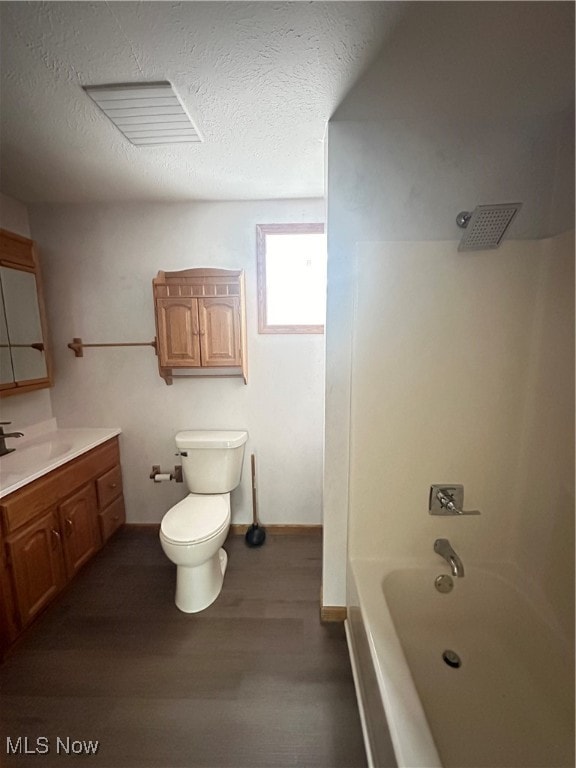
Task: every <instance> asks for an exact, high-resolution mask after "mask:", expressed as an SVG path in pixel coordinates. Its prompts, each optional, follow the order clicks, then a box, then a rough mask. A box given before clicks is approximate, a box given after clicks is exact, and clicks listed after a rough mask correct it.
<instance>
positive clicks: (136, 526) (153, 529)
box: [124, 523, 160, 533]
mask: <svg viewBox="0 0 576 768" xmlns="http://www.w3.org/2000/svg"><path fill="white" fill-rule="evenodd" d="M124 528H125V529H126V530H127V531H149V532H150V533H158V531H159V530H160V523H124Z"/></svg>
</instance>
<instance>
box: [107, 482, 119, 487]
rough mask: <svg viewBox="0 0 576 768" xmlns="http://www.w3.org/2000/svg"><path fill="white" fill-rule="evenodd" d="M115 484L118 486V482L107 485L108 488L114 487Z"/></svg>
mask: <svg viewBox="0 0 576 768" xmlns="http://www.w3.org/2000/svg"><path fill="white" fill-rule="evenodd" d="M117 486H118V483H110V485H109V487H110V488H116V487H117Z"/></svg>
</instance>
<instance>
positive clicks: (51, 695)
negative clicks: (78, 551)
mask: <svg viewBox="0 0 576 768" xmlns="http://www.w3.org/2000/svg"><path fill="white" fill-rule="evenodd" d="M225 548H226V549H227V551H228V553H229V563H228V571H227V573H226V578H225V580H224V588H223V591H222V593H221V595H220V597H219V598H218V600H217V601H216V602H215V603H214V604H213V605H212V606H210V607H209V608H208V609H207V610H205V611H203V612H201V613H199V614H195V615H186V614H183V613H181V612H180V611H178V610H177V609H176V607H175V606H174V601H173V591H174V582H175V570H174V568H175V567H174V566H173V565H172V564H171V563H170V562H169V561H168V560H167V558H166V557H165V555H164V554H163V552H162V550H161V549H160V545H159V542H158V538H157V535H156V534H155V533H153V532H151V531H148V530H142V529H140V530H134V529H127V530H124V531H121V532H119V533H118V534H117V536H116V537H115V538H114V539H113V540H112V541H111V542H109V544H108V545H107V546H106V547H105V548H104V549H103V550H102V552H101V553H100V554H99V555H98V556H97V557H96V558H95V559H94V560H93V561H92V562H91V563H90V564H89V565H88V566H87V567H86V568H85V569H84V571H83V572H82V573H80V574H79V576H78V577H77V579H76V580H75V581H74V583H73V584H72V585H71V586H70V587H69V588H68V590H67V591H66V592H65V593H64V594H63V595H62V596H61V597H60V598H59V599H58V600H57V602H56V603H55V604H54V605H53V606H52V607H51V608H50V609H49V610H48V611H47V612H46V613H45V615H44V616H43V617H42V618H41V619H40V620H39V621H38V622H37V623H36V624H35V625H34V626H33V627H32V628H31V629H30V630H29V632H28V633H27V634H26V636H25V638H24V639H23V641H22V642H21V643H20V644H19V645H18V646H17V647H16V648H15V649H14V650H13V651H12V652H11V653H10V654H9V655H8V657H7V658H6V660H5V661H4V663H3V664H2V665H1V666H0V696H1V709H0V764H1V765H5V766H7V767H8V766H21V765H30V766H32V765H34V766H38V767H39V768H48V767H49V766H61V767H63V766H77V765H82V766H94V768H102V767H103V766H105V767H106V768H132V766H134V768H148V767H150V768H152V767H154V768H157V767H159V768H179V767H180V766H194V767H196V766H214V767H215V768H229V767H230V768H252V766H262V768H276V767H278V768H280V767H283V766H309V767H310V768H324V767H325V768H363V767H364V766H365V765H366V757H365V753H364V747H363V743H362V734H361V727H360V721H359V716H358V710H357V705H356V698H355V693H354V687H353V682H352V673H351V670H350V662H349V659H348V652H347V648H346V641H345V636H344V630H343V626H342V625H341V624H332V625H321V624H320V621H319V611H318V603H319V594H320V574H321V538H320V536H319V535H318V534H310V535H291V536H270V535H269V536H268V537H267V539H266V543H265V544H264V546H263V547H261V548H259V549H249V548H248V547H246V545H245V543H244V538H243V537H242V536H233V537H230V538H229V539H228V541H227V543H226V545H225ZM19 736H22V737H23V738H22V740H21V741H20V742H18V741H17V739H18V737H19ZM24 737H28V741H27V742H25V741H24ZM38 739H41V740H40V741H38ZM58 739H59V740H60V741H58ZM68 739H69V740H70V741H67V740H68ZM8 740H9V741H8ZM90 740H92V741H93V742H95V741H98V751H97V753H96V754H95V755H86V754H80V755H77V756H74V755H73V754H72V747H73V746H75V749H77V750H78V749H80V748H81V744H82V742H83V741H84V742H88V741H90ZM72 742H76V744H75V745H73V744H72ZM24 747H26V748H27V749H28V750H29V751H30V750H32V749H36V748H39V752H38V753H30V754H28V755H25V754H20V755H18V754H16V755H15V754H7V753H8V752H14V751H18V750H19V751H20V752H23V751H24ZM66 748H68V750H69V753H67V752H66ZM82 748H83V747H82ZM46 749H49V751H47V752H46V751H45V750H46ZM88 749H89V747H88Z"/></svg>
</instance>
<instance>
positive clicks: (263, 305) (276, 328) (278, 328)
mask: <svg viewBox="0 0 576 768" xmlns="http://www.w3.org/2000/svg"><path fill="white" fill-rule="evenodd" d="M325 231H326V227H325V225H324V224H323V223H310V224H257V225H256V274H257V286H258V333H309V334H310V333H324V324H322V325H270V324H269V323H268V322H267V297H266V236H267V235H323V234H324V233H325Z"/></svg>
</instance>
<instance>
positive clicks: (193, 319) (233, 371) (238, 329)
mask: <svg viewBox="0 0 576 768" xmlns="http://www.w3.org/2000/svg"><path fill="white" fill-rule="evenodd" d="M153 289H154V308H155V314H156V331H157V337H158V367H159V370H160V375H161V376H162V378H163V379H164V380H165V381H166V383H167V384H172V381H173V377H177V376H198V375H204V376H242V377H243V379H244V382H245V383H246V380H247V365H246V308H245V296H244V273H243V272H242V271H236V270H229V269H187V270H183V271H181V272H159V273H158V275H157V277H155V278H154V280H153Z"/></svg>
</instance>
